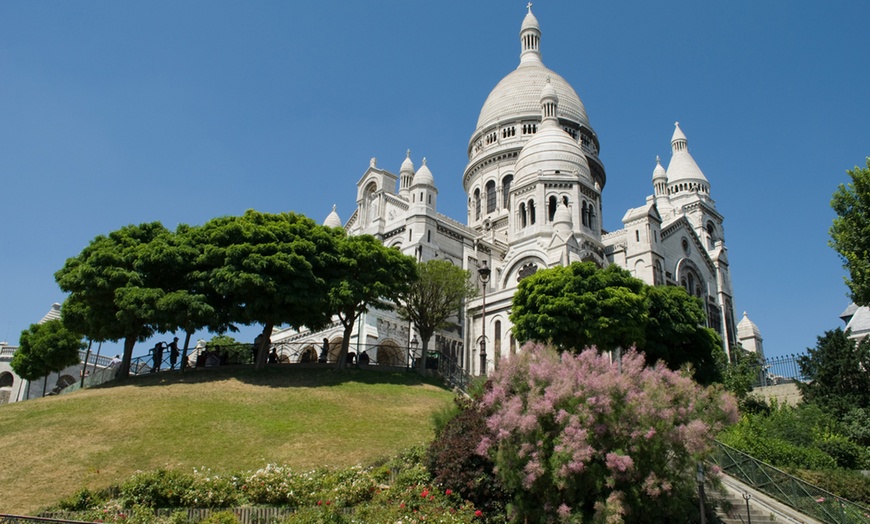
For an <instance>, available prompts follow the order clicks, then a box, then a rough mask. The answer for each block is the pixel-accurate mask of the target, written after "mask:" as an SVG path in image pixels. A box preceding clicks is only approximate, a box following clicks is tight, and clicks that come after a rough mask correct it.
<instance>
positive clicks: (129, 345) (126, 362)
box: [115, 337, 136, 378]
mask: <svg viewBox="0 0 870 524" xmlns="http://www.w3.org/2000/svg"><path fill="white" fill-rule="evenodd" d="M135 345H136V338H135V337H127V338H125V339H124V356H123V357H122V358H121V365H120V366H118V372H117V373H116V374H115V377H116V378H127V377H128V376H130V364H131V363H132V362H133V346H135Z"/></svg>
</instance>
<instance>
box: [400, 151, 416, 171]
mask: <svg viewBox="0 0 870 524" xmlns="http://www.w3.org/2000/svg"><path fill="white" fill-rule="evenodd" d="M409 172H410V173H413V172H414V162H412V161H411V150H410V149H409V150H408V154H407V155H405V160H404V161H403V162H402V167H400V168H399V173H409Z"/></svg>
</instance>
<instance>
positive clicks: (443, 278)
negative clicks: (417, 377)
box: [398, 260, 477, 371]
mask: <svg viewBox="0 0 870 524" xmlns="http://www.w3.org/2000/svg"><path fill="white" fill-rule="evenodd" d="M417 272H418V275H419V276H418V278H417V280H415V281H414V282H413V283H412V284H411V286H410V287H409V288H408V290H406V291H404V292H403V293H400V294H399V300H398V301H399V310H398V311H399V316H401V317H402V318H403V319H405V320H409V321H411V322H413V323H414V326H415V327H416V328H417V331H418V332H419V333H420V338H421V339H422V346H423V358H421V359H419V361H418V362H417V367H418V369H419V370H420V371H423V370H425V368H426V356H427V355H428V354H429V340H431V338H432V336H433V335H434V334H435V331H436V330H438V329H443V328H446V327H448V326H449V325H450V318H451V317H453V316H455V315H457V314H458V313H459V310H460V308H461V307H462V303H463V301H465V299H467V298H471V297H474V296H475V295H476V294H477V288H476V287H475V286H474V283H473V282H472V280H471V275H470V274H469V272H468V271H466V270H464V269H462V268H460V267H457V266H455V265H453V264H452V263H450V262H448V261H446V260H429V261H426V262H421V263H419V264H418V265H417Z"/></svg>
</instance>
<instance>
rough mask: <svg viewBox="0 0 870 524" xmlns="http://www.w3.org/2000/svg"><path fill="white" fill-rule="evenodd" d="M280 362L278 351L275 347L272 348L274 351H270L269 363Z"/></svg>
mask: <svg viewBox="0 0 870 524" xmlns="http://www.w3.org/2000/svg"><path fill="white" fill-rule="evenodd" d="M277 363H278V352H277V351H275V348H272V351H270V352H269V364H277Z"/></svg>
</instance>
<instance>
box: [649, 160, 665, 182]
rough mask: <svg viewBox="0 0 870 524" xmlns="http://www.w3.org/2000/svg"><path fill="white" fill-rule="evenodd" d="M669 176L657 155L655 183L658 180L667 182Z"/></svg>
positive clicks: (654, 171)
mask: <svg viewBox="0 0 870 524" xmlns="http://www.w3.org/2000/svg"><path fill="white" fill-rule="evenodd" d="M667 178H668V174H667V172H666V171H665V168H664V167H662V159H661V158H659V156H658V155H656V167H655V169H653V177H652V179H653V181H656V180H667Z"/></svg>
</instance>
